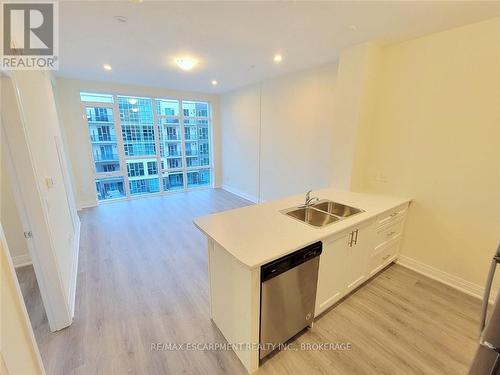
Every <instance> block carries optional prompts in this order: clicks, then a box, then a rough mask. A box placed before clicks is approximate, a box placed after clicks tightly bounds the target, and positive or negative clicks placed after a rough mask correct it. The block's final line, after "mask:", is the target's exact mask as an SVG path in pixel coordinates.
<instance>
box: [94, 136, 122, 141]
mask: <svg viewBox="0 0 500 375" xmlns="http://www.w3.org/2000/svg"><path fill="white" fill-rule="evenodd" d="M90 140H91V141H92V142H116V136H114V135H108V136H97V135H91V136H90Z"/></svg>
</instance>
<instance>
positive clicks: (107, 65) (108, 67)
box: [102, 64, 113, 70]
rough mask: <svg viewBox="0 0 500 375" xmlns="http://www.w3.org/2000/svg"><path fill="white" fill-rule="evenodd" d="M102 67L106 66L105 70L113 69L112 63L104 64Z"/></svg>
mask: <svg viewBox="0 0 500 375" xmlns="http://www.w3.org/2000/svg"><path fill="white" fill-rule="evenodd" d="M102 67H103V68H104V70H112V69H113V68H112V67H111V65H109V64H104V65H103V66H102Z"/></svg>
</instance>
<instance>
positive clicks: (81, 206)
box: [76, 201, 97, 211]
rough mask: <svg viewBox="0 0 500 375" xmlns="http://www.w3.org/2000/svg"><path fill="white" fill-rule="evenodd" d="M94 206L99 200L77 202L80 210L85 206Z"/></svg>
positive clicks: (77, 207)
mask: <svg viewBox="0 0 500 375" xmlns="http://www.w3.org/2000/svg"><path fill="white" fill-rule="evenodd" d="M92 207H97V201H88V202H77V204H76V209H77V210H78V211H81V210H83V209H84V208H92Z"/></svg>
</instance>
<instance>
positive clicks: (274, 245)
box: [193, 189, 410, 268]
mask: <svg viewBox="0 0 500 375" xmlns="http://www.w3.org/2000/svg"><path fill="white" fill-rule="evenodd" d="M311 196H315V197H318V198H320V199H330V200H332V201H335V202H339V203H343V204H347V205H350V206H353V207H357V208H361V209H362V210H364V211H365V212H363V213H360V214H357V215H354V216H352V217H349V218H347V219H344V220H341V221H338V222H335V223H333V224H330V225H327V226H325V227H323V228H315V227H312V226H309V225H307V224H305V223H302V222H300V221H298V220H295V219H293V218H291V217H290V216H287V215H284V214H283V213H281V212H280V211H281V210H284V209H287V208H291V207H293V206H297V205H300V204H303V203H304V194H300V195H295V196H291V197H287V198H283V199H279V200H275V201H270V202H266V203H262V204H256V205H252V206H247V207H242V208H237V209H234V210H229V211H224V212H219V213H216V214H212V215H207V216H202V217H197V218H195V219H194V220H193V222H194V224H195V225H196V227H198V228H199V229H200V230H201V231H202V232H203V233H204V234H205V235H207V236H208V237H210V238H212V239H213V240H214V241H215V242H217V243H218V244H219V245H220V246H222V247H223V248H224V249H226V251H228V252H229V253H230V254H231V255H232V256H234V257H235V258H236V259H237V260H238V261H240V262H241V263H242V264H244V265H245V266H247V267H248V268H254V267H260V266H261V265H263V264H266V263H268V262H270V261H272V260H274V259H277V258H280V257H282V256H283V255H286V254H288V253H291V252H293V251H295V250H298V249H300V248H302V247H304V246H307V245H309V244H311V243H314V242H316V241H320V240H322V239H324V238H326V237H329V236H331V235H333V234H335V233H338V232H340V231H342V230H344V229H346V228H348V227H351V226H353V225H356V224H357V223H360V222H362V221H364V220H367V219H370V218H373V217H375V216H377V215H379V214H381V213H383V212H384V211H387V210H390V209H392V208H394V207H396V206H399V205H401V204H403V203H407V202H410V199H408V198H398V197H393V196H385V195H373V194H364V193H353V192H349V191H339V190H333V189H325V190H317V191H314V192H313V194H311Z"/></svg>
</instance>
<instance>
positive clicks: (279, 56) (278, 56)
mask: <svg viewBox="0 0 500 375" xmlns="http://www.w3.org/2000/svg"><path fill="white" fill-rule="evenodd" d="M273 60H274V62H275V63H276V64H279V63H280V62H282V61H283V56H281V55H280V54H279V53H277V54H276V55H274V57H273Z"/></svg>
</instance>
